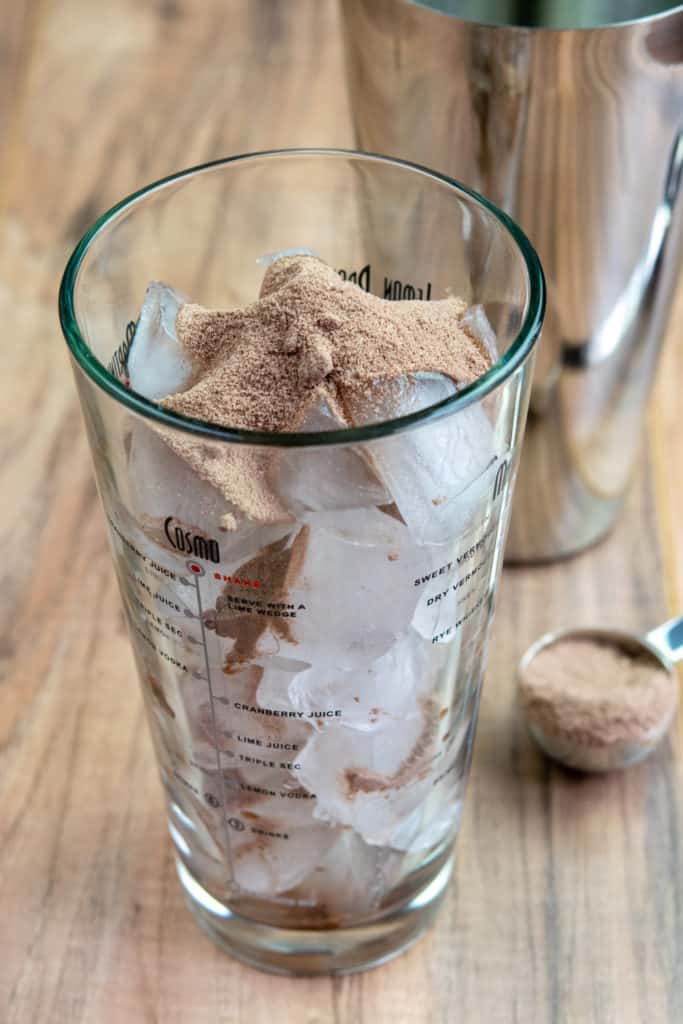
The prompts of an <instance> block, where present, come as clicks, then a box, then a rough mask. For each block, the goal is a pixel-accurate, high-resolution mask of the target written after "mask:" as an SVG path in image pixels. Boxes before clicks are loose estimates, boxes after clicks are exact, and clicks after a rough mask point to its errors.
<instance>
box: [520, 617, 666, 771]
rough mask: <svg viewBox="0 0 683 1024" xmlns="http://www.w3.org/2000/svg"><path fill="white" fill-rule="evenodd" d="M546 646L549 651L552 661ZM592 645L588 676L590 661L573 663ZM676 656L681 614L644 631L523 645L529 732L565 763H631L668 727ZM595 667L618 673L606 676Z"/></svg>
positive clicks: (585, 766) (562, 634) (598, 632)
mask: <svg viewBox="0 0 683 1024" xmlns="http://www.w3.org/2000/svg"><path fill="white" fill-rule="evenodd" d="M572 645H574V650H572ZM576 645H580V646H578V647H577V646H576ZM551 651H552V653H553V655H554V657H553V658H552V659H549V658H548V652H551ZM591 651H595V652H597V653H596V654H595V659H594V665H595V666H597V668H596V673H595V674H593V675H591V673H590V672H589V671H588V670H587V668H588V666H587V663H584V664H580V663H579V662H578V661H577V658H578V657H579V655H581V654H582V653H583V655H584V656H585V655H586V654H589V655H591ZM541 654H544V658H543V660H542V661H539V660H538V659H539V656H540V655H541ZM573 655H574V659H573V660H572V656H573ZM681 659H683V616H681V617H679V618H675V619H671V620H670V621H669V622H665V623H664V624H663V625H661V626H658V627H657V628H656V629H653V630H651V631H650V632H649V633H646V635H645V636H644V637H640V636H637V635H636V634H634V633H626V632H621V631H619V630H610V629H590V628H589V629H563V630H558V631H557V632H554V633H546V634H545V635H544V636H542V637H540V638H539V639H538V640H537V641H536V642H535V643H533V644H532V645H531V647H529V648H528V650H527V651H526V653H525V654H524V656H523V657H522V659H521V661H520V663H519V667H518V674H517V680H518V689H519V697H520V704H521V707H522V711H523V713H524V715H525V718H526V722H527V725H528V727H529V731H530V732H531V735H532V736H533V737H534V739H535V740H536V742H537V743H538V744H539V746H540V747H541V748H542V749H543V750H544V751H545V753H546V754H548V756H549V757H552V758H554V759H555V760H556V761H560V762H561V763H562V764H564V765H567V766H568V767H570V768H578V769H580V770H582V771H611V770H614V769H618V768H625V767H627V766H628V765H630V764H636V763H637V762H638V761H642V760H643V759H644V758H646V757H647V756H648V754H650V753H651V752H652V750H654V748H655V747H656V746H657V744H658V743H659V741H660V740H661V738H662V737H663V736H664V734H665V733H666V732H667V730H668V728H669V726H670V725H671V722H672V720H673V717H674V715H675V712H676V707H677V705H678V680H677V677H676V674H675V671H674V667H673V666H674V662H676V661H679V660H681ZM599 666H602V668H603V669H604V671H605V672H610V671H611V672H612V673H613V674H615V675H617V676H619V674H620V673H621V676H620V677H619V678H617V679H616V680H614V679H611V680H605V679H604V678H603V676H600V668H599ZM610 666H611V667H610ZM627 676H630V678H627ZM620 701H621V703H620Z"/></svg>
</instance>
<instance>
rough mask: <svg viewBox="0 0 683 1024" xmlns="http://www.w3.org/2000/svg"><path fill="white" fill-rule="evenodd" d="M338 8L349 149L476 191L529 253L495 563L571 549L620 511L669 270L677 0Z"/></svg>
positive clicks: (439, 0)
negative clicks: (524, 420) (539, 306)
mask: <svg viewBox="0 0 683 1024" xmlns="http://www.w3.org/2000/svg"><path fill="white" fill-rule="evenodd" d="M343 10H344V21H345V33H346V43H347V54H348V68H349V82H350V87H351V95H352V103H353V112H354V119H355V126H356V132H357V141H358V144H359V145H360V147H361V148H363V149H367V150H372V151H375V152H383V153H388V154H390V155H396V156H401V157H404V158H407V159H412V160H415V161H417V162H419V163H424V164H427V165H429V166H431V167H435V168H437V169H439V170H441V171H444V172H446V173H449V174H452V175H453V176H454V177H456V178H458V179H460V180H461V181H464V182H465V183H466V184H468V185H471V186H472V187H474V188H476V189H478V190H480V191H481V192H483V193H484V194H485V195H487V196H489V197H490V198H491V199H492V200H493V201H494V202H495V203H497V204H498V205H500V206H502V207H503V208H504V209H506V210H507V211H508V212H509V213H510V214H511V215H512V216H513V217H514V218H515V219H516V220H517V221H518V222H519V223H521V225H522V227H523V228H524V229H525V230H526V231H527V233H528V234H529V236H530V237H531V240H532V242H533V243H534V244H535V246H536V248H537V250H538V251H539V253H540V255H541V260H542V262H543V265H544V268H545V271H546V275H547V278H548V285H549V296H548V298H549V303H548V314H547V317H546V324H545V328H544V337H543V340H542V343H541V346H540V350H539V353H538V358H537V365H536V376H535V384H534V391H533V395H532V401H531V412H530V415H529V421H528V426H527V434H526V440H525V445H524V452H523V456H522V461H521V466H520V472H519V479H518V484H517V491H516V497H515V507H514V509H513V515H512V525H511V529H510V535H509V541H508V551H507V553H508V557H509V558H511V559H513V560H542V559H551V558H557V557H560V556H562V555H566V554H570V553H572V552H575V551H578V550H580V549H581V548H583V547H585V546H587V545H588V544H590V543H592V542H593V541H595V540H597V539H598V538H599V537H600V536H601V535H602V534H604V533H605V532H606V531H607V530H608V529H609V527H610V526H611V525H612V523H613V522H614V521H615V519H616V517H617V515H618V512H619V510H620V508H621V505H622V503H623V499H624V495H625V492H626V489H627V486H628V482H629V478H630V476H631V473H632V469H633V465H634V461H635V456H636V454H637V450H638V446H639V442H640V438H641V435H642V422H643V414H644V408H645V404H646V401H647V398H648V394H649V392H650V388H651V384H652V380H653V376H654V372H655V368H656V363H657V358H658V354H659V350H660V346H661V342H662V337H663V333H664V330H665V326H666V319H667V314H668V310H669V308H670V305H671V299H672V294H673V290H674V286H675V283H676V279H677V275H678V270H679V261H680V255H681V241H682V236H683V231H682V230H681V220H682V219H683V217H682V214H681V200H680V198H679V193H680V183H681V172H682V168H683V5H680V4H679V5H671V4H666V3H661V2H660V3H656V2H652V0H650V2H649V3H648V2H646V0H602V2H601V0H594V2H592V3H587V2H585V0H576V2H574V3H569V2H566V0H545V2H544V0H537V2H535V3H533V2H532V0H526V2H525V0H518V2H512V0H508V2H506V0H498V2H494V0H479V2H475V0H432V2H430V3H429V4H428V5H425V6H421V5H418V4H416V3H412V2H408V0H343ZM484 22H485V23H484Z"/></svg>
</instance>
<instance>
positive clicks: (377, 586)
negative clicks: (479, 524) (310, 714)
mask: <svg viewBox="0 0 683 1024" xmlns="http://www.w3.org/2000/svg"><path fill="white" fill-rule="evenodd" d="M311 523H312V524H314V525H311V526H310V527H309V528H308V533H307V538H306V545H305V550H304V552H303V555H304V561H303V566H302V570H301V573H300V577H299V579H298V581H297V582H296V585H295V588H294V589H293V590H292V592H291V594H290V597H289V601H291V602H292V603H293V605H294V610H295V618H293V619H291V620H289V621H290V625H289V634H290V639H289V640H287V639H286V638H285V639H283V642H282V644H281V646H280V654H283V655H286V656H288V657H292V658H299V659H302V660H304V661H307V662H310V663H311V664H315V665H316V667H317V668H318V669H320V670H324V671H327V670H328V669H330V668H337V669H343V668H356V667H360V666H366V665H367V664H368V663H369V662H370V661H373V660H374V659H376V658H379V657H381V656H382V655H383V654H385V653H386V652H387V651H388V650H389V648H390V647H391V646H392V644H393V643H394V642H395V641H396V640H397V639H398V637H400V636H401V635H402V634H404V633H405V632H406V630H407V629H408V627H409V625H410V620H411V618H412V615H413V612H414V610H415V606H416V604H417V600H418V592H417V590H418V588H416V587H415V585H414V579H415V577H416V576H417V575H419V572H420V571H422V570H423V569H425V570H426V569H427V568H428V567H432V566H433V555H432V554H431V553H430V552H425V551H421V550H420V549H418V548H417V547H416V545H415V544H414V542H413V540H412V538H411V537H410V534H409V533H408V531H407V529H406V528H405V526H404V525H403V524H402V523H399V522H397V521H396V519H394V518H392V517H391V516H389V515H386V514H385V513H383V512H380V511H379V510H378V509H374V508H371V509H356V510H347V511H337V512H328V513H320V514H316V515H315V516H312V517H311Z"/></svg>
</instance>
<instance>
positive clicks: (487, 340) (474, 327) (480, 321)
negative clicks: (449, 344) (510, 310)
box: [460, 305, 499, 363]
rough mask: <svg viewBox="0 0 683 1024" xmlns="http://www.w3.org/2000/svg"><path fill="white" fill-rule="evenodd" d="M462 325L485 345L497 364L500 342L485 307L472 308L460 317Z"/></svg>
mask: <svg viewBox="0 0 683 1024" xmlns="http://www.w3.org/2000/svg"><path fill="white" fill-rule="evenodd" d="M460 325H461V326H462V327H464V328H465V330H466V331H467V333H468V334H472V335H474V337H475V338H478V339H479V341H480V342H481V343H482V345H484V347H485V349H486V351H487V352H488V354H489V355H490V357H491V360H492V361H493V362H494V363H495V362H496V361H497V360H498V358H499V352H498V340H497V338H496V332H495V331H494V329H493V327H492V326H491V323H490V321H489V318H488V317H487V315H486V311H485V310H484V307H483V306H479V305H477V306H470V307H469V309H467V310H466V311H465V312H464V313H463V315H462V316H461V317H460Z"/></svg>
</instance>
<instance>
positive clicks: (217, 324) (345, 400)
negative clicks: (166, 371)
mask: <svg viewBox="0 0 683 1024" xmlns="http://www.w3.org/2000/svg"><path fill="white" fill-rule="evenodd" d="M466 309H467V306H466V303H465V302H464V301H463V300H461V299H455V298H448V299H441V300H438V301H435V302H422V301H405V302H390V301H387V300H385V299H380V298H379V297H378V296H376V295H371V294H369V293H367V292H365V291H363V289H361V288H359V287H358V285H356V284H353V283H351V282H348V281H343V280H342V279H341V278H340V277H339V275H338V274H337V273H336V271H334V270H333V269H332V268H331V267H328V266H327V265H326V264H325V263H323V262H322V261H321V260H319V259H316V258H315V257H313V256H288V257H284V258H282V259H280V260H277V261H276V262H275V263H273V264H271V266H270V267H269V268H268V270H267V271H266V274H265V277H264V281H263V286H262V289H261V297H260V299H259V300H258V301H257V302H255V303H253V304H252V305H251V306H248V307H247V308H246V309H241V310H234V311H219V310H209V309H204V308H203V307H202V306H198V305H194V304H192V303H187V304H186V305H184V306H182V307H181V308H180V310H179V312H178V316H177V320H176V329H177V334H178V339H179V340H180V342H181V343H182V345H183V347H184V348H185V350H186V352H187V353H188V355H189V356H190V358H191V360H192V363H193V366H194V367H195V368H196V374H195V378H194V383H193V384H192V385H191V386H190V387H189V388H188V389H187V390H186V391H183V392H180V393H178V394H175V395H169V396H168V397H166V398H164V399H162V401H161V404H162V405H163V406H164V407H165V408H167V409H169V410H172V411H173V412H177V413H181V414H182V415H186V416H190V417H194V418H197V419H203V420H207V421H209V422H212V423H216V424H219V425H222V426H225V427H235V428H246V429H251V430H261V431H269V432H277V431H285V430H286V431H292V430H296V429H297V428H298V427H299V426H300V425H301V423H302V422H303V420H304V418H305V416H306V414H307V411H308V410H309V409H310V408H311V406H312V405H315V404H316V403H319V402H320V401H324V402H326V403H327V405H328V406H329V407H331V409H332V410H333V411H334V412H335V414H336V415H337V416H338V417H339V419H340V420H341V421H342V423H343V424H345V425H347V426H358V425H360V424H361V422H364V423H368V422H372V421H373V420H378V419H384V418H386V393H384V392H383V389H382V388H381V387H380V388H379V392H378V384H380V385H381V383H382V382H386V383H387V385H389V384H390V382H391V381H395V380H396V379H397V378H399V377H405V376H406V375H410V374H414V373H420V372H431V373H440V374H444V375H446V376H448V377H451V378H452V379H453V380H454V381H455V382H456V383H457V384H460V385H463V384H468V383H471V382H472V381H473V380H475V379H476V378H477V377H479V376H481V375H482V374H483V373H485V372H486V371H487V370H488V369H489V368H490V366H491V357H490V355H489V353H488V351H487V350H486V347H485V346H484V344H483V343H482V342H481V341H480V340H479V339H478V338H476V337H475V336H474V335H473V334H472V333H471V332H469V331H468V329H467V328H466V326H465V325H464V324H462V323H461V318H462V316H463V314H464V313H465V311H466ZM375 396H376V398H375ZM359 398H360V399H362V401H361V402H360V403H359V402H358V399H359ZM382 399H384V402H383V401H382ZM360 407H362V421H361V419H360V416H359V413H358V409H359V408H360ZM354 410H355V412H354ZM169 443H170V444H172V446H173V448H174V449H175V450H176V452H177V453H178V454H179V455H181V457H183V458H185V459H186V460H187V461H188V462H189V463H190V464H191V465H192V466H193V468H194V469H195V470H196V472H198V473H199V474H200V475H201V476H202V477H203V478H204V479H206V480H207V481H208V482H209V483H211V484H213V485H214V486H215V487H217V488H218V489H219V490H220V491H221V492H222V493H223V494H224V495H225V496H226V497H227V498H228V499H229V500H230V501H231V502H233V503H234V504H235V505H237V506H238V507H239V508H240V509H242V511H244V512H245V513H246V514H247V515H249V516H251V517H252V518H254V519H257V520H260V521H263V522H274V521H282V520H286V519H287V518H288V515H287V510H286V509H285V508H283V506H282V504H281V502H280V501H279V499H278V498H277V496H276V495H275V494H274V493H273V491H272V489H271V487H270V486H269V484H268V481H267V478H268V472H267V471H268V464H269V462H270V461H271V460H272V454H270V453H268V452H267V451H265V450H264V451H255V450H254V449H251V450H249V449H245V448H244V447H243V446H234V447H232V448H231V449H230V450H228V446H224V448H225V450H224V451H222V452H221V453H218V452H217V450H216V448H215V446H214V447H211V446H209V445H206V444H204V443H203V442H200V441H196V440H194V439H190V438H186V439H183V440H179V439H178V438H177V437H176V436H174V437H173V438H172V439H169Z"/></svg>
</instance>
